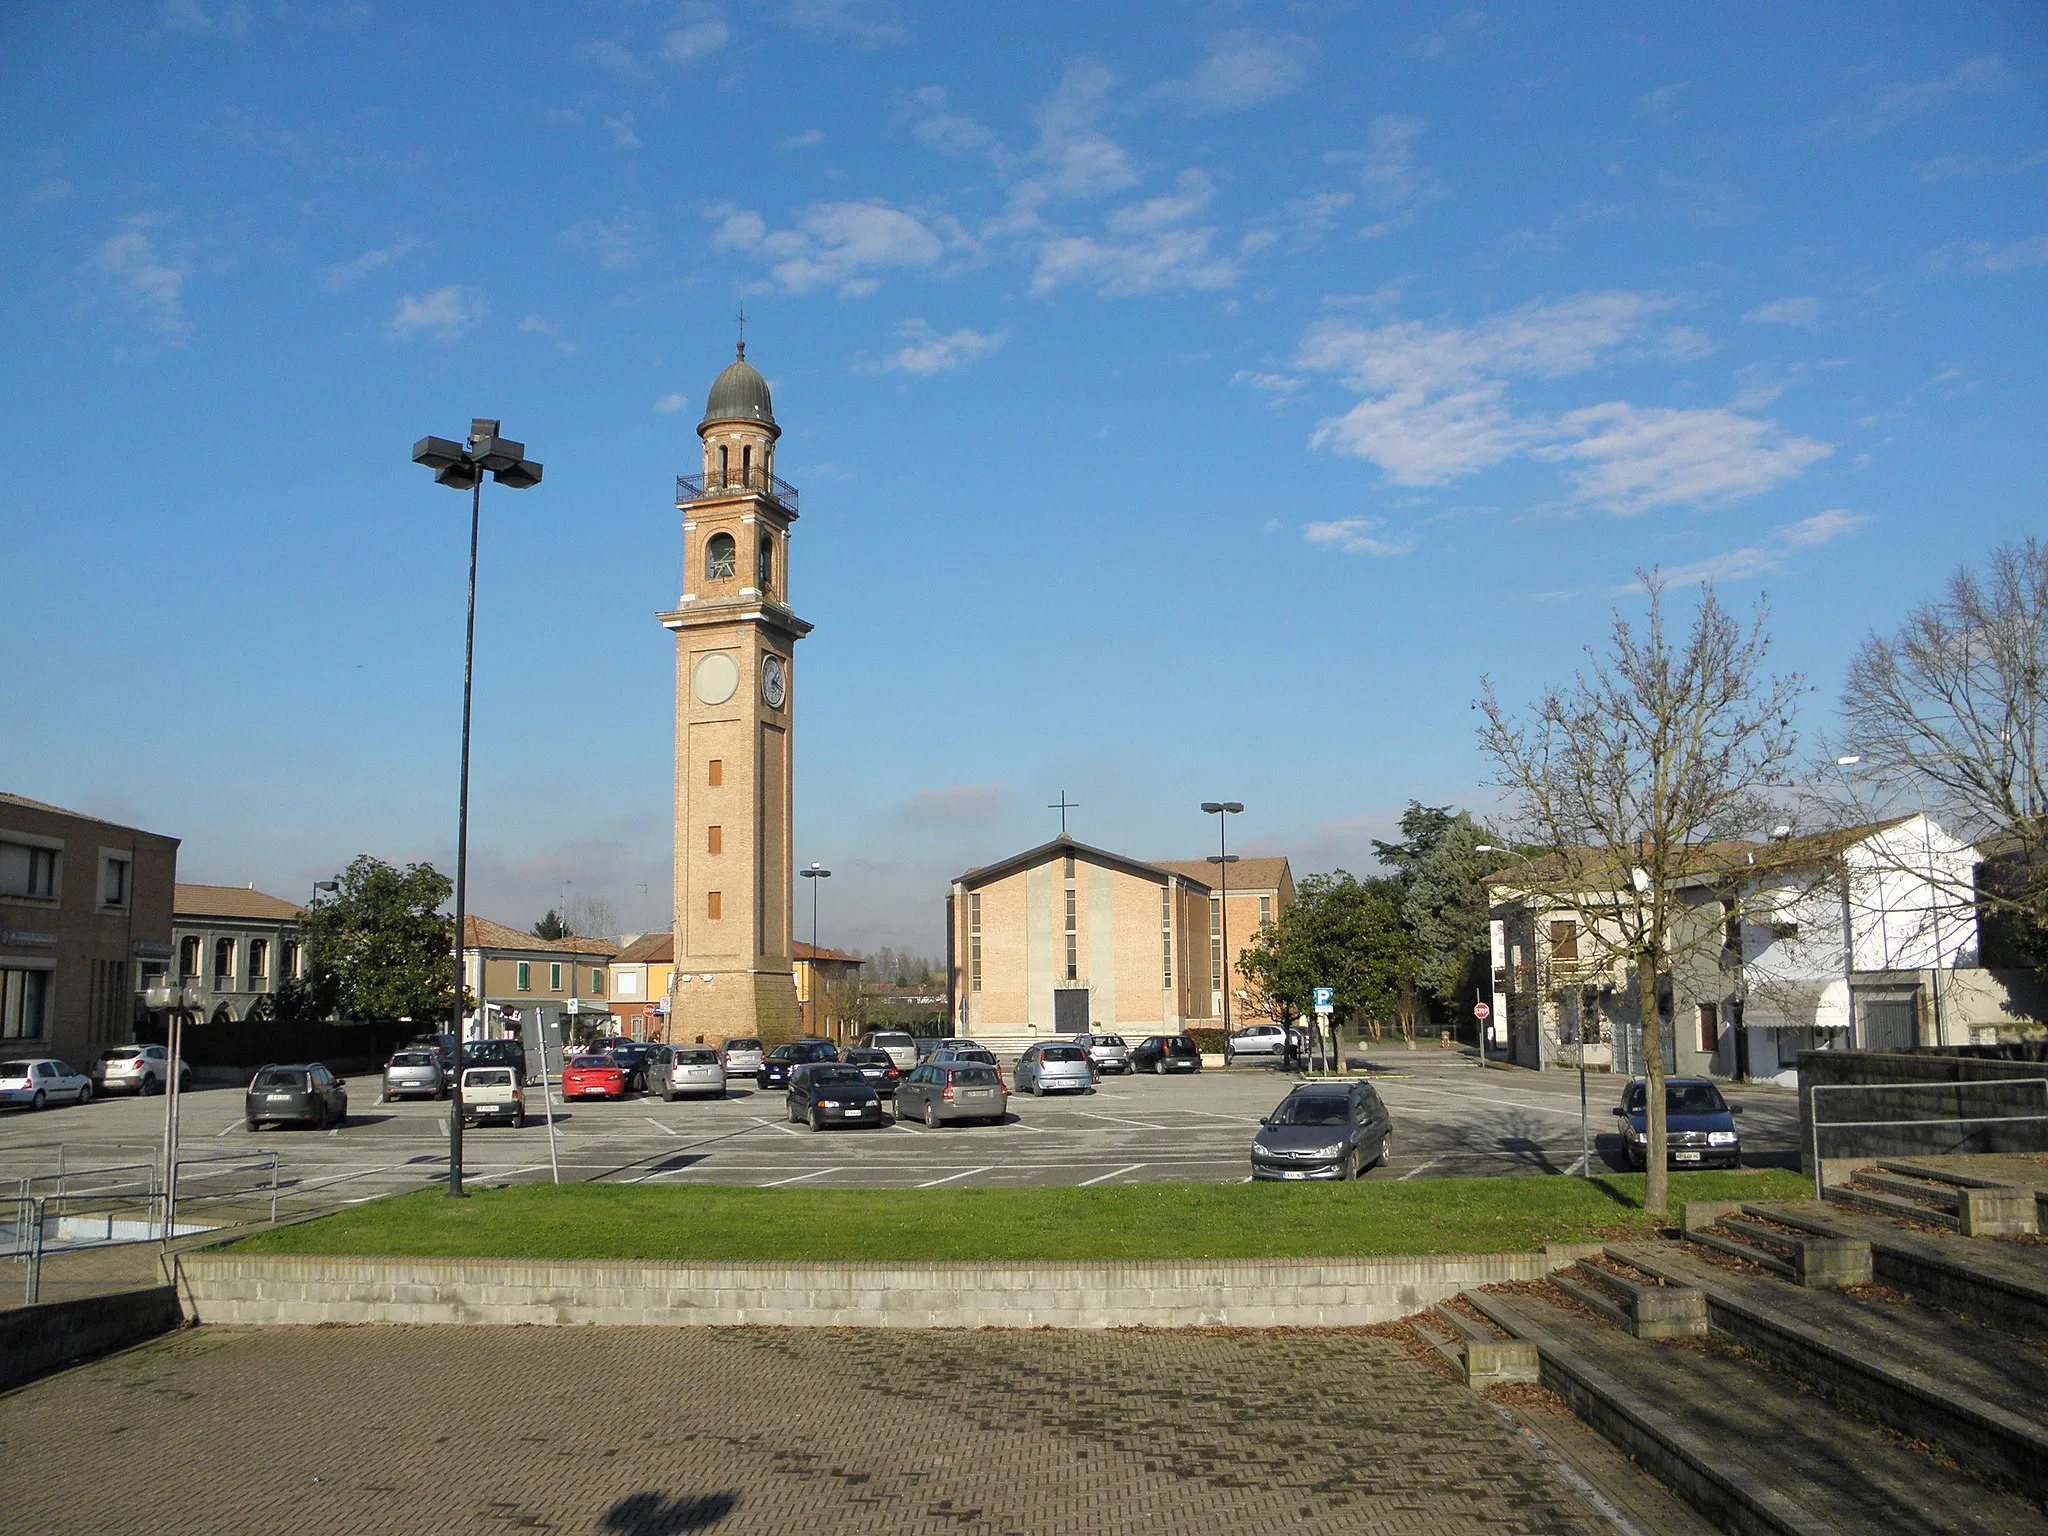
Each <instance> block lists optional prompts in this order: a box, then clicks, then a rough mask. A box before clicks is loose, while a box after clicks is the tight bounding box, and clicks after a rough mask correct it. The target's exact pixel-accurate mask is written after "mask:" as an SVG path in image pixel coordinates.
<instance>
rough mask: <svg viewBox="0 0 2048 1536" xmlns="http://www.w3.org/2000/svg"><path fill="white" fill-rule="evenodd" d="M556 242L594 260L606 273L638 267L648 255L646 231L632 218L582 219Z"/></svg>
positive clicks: (638, 221)
mask: <svg viewBox="0 0 2048 1536" xmlns="http://www.w3.org/2000/svg"><path fill="white" fill-rule="evenodd" d="M559 238H560V240H561V242H562V244H564V245H566V246H568V247H569V248H570V249H571V250H577V251H585V252H587V253H589V254H590V255H592V256H595V257H596V258H597V264H598V265H599V266H600V267H603V268H604V269H605V270H606V271H607V272H623V271H625V270H626V269H627V268H629V267H637V266H638V265H640V260H641V258H642V257H643V256H645V255H646V254H647V245H648V237H647V227H646V226H645V225H644V224H642V223H641V222H640V220H638V219H637V218H632V217H626V218H621V219H614V220H610V221H606V220H604V219H585V220H583V222H582V223H580V224H571V225H570V226H569V227H568V228H567V229H565V230H563V231H562V233H561V235H560V237H559Z"/></svg>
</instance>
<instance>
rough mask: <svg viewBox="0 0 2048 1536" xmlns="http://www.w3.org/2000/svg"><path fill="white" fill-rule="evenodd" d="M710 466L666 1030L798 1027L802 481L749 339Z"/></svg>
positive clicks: (694, 617) (718, 412) (686, 531)
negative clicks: (797, 534) (794, 808)
mask: <svg viewBox="0 0 2048 1536" xmlns="http://www.w3.org/2000/svg"><path fill="white" fill-rule="evenodd" d="M697 436H698V437H699V438H701V439H702V440H703V444H704V464H703V470H702V472H701V473H699V474H694V475H679V476H677V477H676V510H677V511H679V512H680V513H682V518H683V590H682V596H681V597H680V598H679V599H678V600H677V603H676V607H675V611H674V612H673V613H664V614H662V615H661V616H660V617H661V624H662V627H663V628H664V629H667V630H670V631H672V632H673V633H674V635H675V637H676V851H675V912H676V915H675V956H676V981H675V990H674V993H673V996H672V998H671V1000H670V1004H669V1008H670V1013H669V1030H668V1038H669V1039H670V1040H672V1041H677V1040H680V1041H690V1040H693V1039H695V1038H696V1037H697V1036H698V1035H703V1036H704V1037H705V1038H706V1039H707V1040H714V1041H715V1040H718V1039H720V1038H722V1037H725V1036H731V1035H758V1036H760V1037H762V1038H763V1039H765V1040H767V1041H768V1042H769V1043H771V1044H772V1043H774V1042H776V1041H778V1040H788V1039H792V1038H794V1037H795V1036H796V1035H797V1034H798V1033H799V1032H800V1014H799V1011H798V1008H797V998H796V983H795V979H794V976H793V974H792V971H791V967H790V950H789V945H790V934H791V929H790V919H791V914H792V911H793V904H794V898H795V893H794V891H793V890H792V889H791V887H792V886H793V885H794V883H795V879H794V876H793V874H792V860H791V837H790V786H791V777H790V726H791V721H792V715H793V712H794V709H795V699H796V674H795V667H794V665H793V659H794V658H793V653H794V651H795V649H796V642H797V641H799V640H801V639H802V638H803V637H804V636H805V635H807V634H809V633H810V632H811V626H810V625H809V624H806V623H805V622H804V621H803V620H802V619H800V618H798V617H797V616H796V614H795V613H793V612H792V611H791V610H790V607H789V539H790V525H791V524H792V523H794V522H795V521H796V516H797V511H796V506H797V493H796V488H795V487H794V486H791V485H788V484H786V483H784V482H783V481H782V480H780V479H778V478H776V475H775V441H776V439H777V438H779V437H781V436H782V429H781V428H780V427H778V426H777V425H776V424H775V412H774V409H773V407H772V405H771V403H770V401H769V398H768V381H767V380H766V379H764V378H762V377H761V375H760V374H759V373H758V372H757V371H756V370H755V369H754V367H753V365H752V364H750V363H749V362H748V361H747V344H746V342H744V341H742V342H740V344H739V356H738V357H737V359H735V360H734V362H733V363H732V365H731V366H730V367H728V368H727V369H726V370H725V372H723V373H721V374H720V375H719V376H718V378H717V380H716V382H714V383H713V384H712V386H711V393H710V395H709V397H708V398H707V399H706V400H705V403H704V420H703V421H702V422H701V423H699V424H698V427H697Z"/></svg>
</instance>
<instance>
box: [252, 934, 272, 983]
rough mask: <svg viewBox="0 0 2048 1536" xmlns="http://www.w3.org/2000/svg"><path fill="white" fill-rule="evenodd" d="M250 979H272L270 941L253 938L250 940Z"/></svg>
mask: <svg viewBox="0 0 2048 1536" xmlns="http://www.w3.org/2000/svg"><path fill="white" fill-rule="evenodd" d="M249 979H250V980H251V981H268V980H269V979H270V941H269V940H268V939H251V940H250V941H249Z"/></svg>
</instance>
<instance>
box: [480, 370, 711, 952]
mask: <svg viewBox="0 0 2048 1536" xmlns="http://www.w3.org/2000/svg"><path fill="white" fill-rule="evenodd" d="M689 403H690V397H689V396H688V395H683V394H676V393H673V392H671V393H669V394H666V395H662V396H660V397H659V398H657V399H656V400H655V402H654V408H655V410H657V411H659V412H660V413H661V414H662V415H664V416H673V415H675V413H676V412H677V411H680V410H681V409H682V408H683V407H684V406H686V405H688V404H689ZM451 947H452V946H451Z"/></svg>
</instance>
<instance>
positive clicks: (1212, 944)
mask: <svg viewBox="0 0 2048 1536" xmlns="http://www.w3.org/2000/svg"><path fill="white" fill-rule="evenodd" d="M1209 990H1210V991H1211V992H1221V991H1222V990H1223V898H1222V897H1221V896H1211V897H1210V898H1209Z"/></svg>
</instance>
